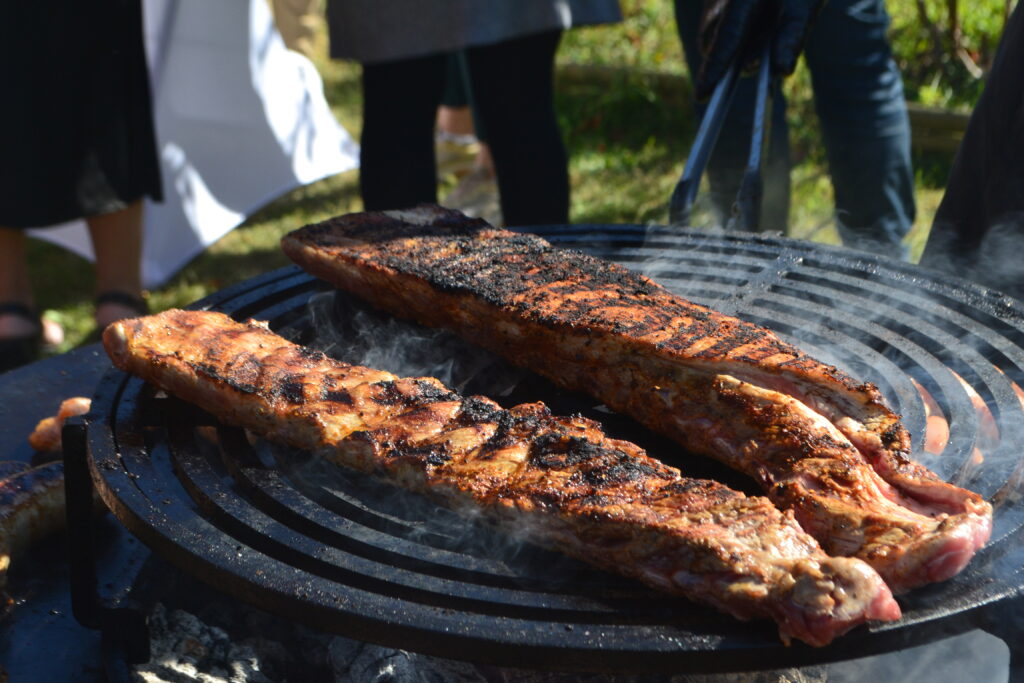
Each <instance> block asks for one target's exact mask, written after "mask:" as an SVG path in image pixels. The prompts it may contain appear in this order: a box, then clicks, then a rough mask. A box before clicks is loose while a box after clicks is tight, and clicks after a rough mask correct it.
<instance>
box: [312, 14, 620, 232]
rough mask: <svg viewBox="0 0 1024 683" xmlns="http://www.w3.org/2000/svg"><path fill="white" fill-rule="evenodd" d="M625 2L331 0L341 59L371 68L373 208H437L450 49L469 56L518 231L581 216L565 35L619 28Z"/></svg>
mask: <svg viewBox="0 0 1024 683" xmlns="http://www.w3.org/2000/svg"><path fill="white" fill-rule="evenodd" d="M620 18H621V15H620V13H619V8H618V3H617V0H527V1H524V0H488V1H487V2H483V3H481V2H474V1H473V0H451V1H450V2H446V3H432V2H419V1H417V0H393V1H391V2H388V3H379V2H375V1H374V0H328V3H327V22H328V33H329V36H330V44H331V47H330V50H331V57H333V58H335V59H354V60H357V61H359V62H361V63H362V65H363V80H362V84H363V131H362V138H361V153H360V189H361V192H362V197H363V203H364V205H365V208H366V209H367V210H382V209H398V208H406V207H410V206H414V205H416V204H419V203H423V202H436V201H437V168H436V160H435V156H434V125H435V118H436V114H437V108H438V105H439V104H440V102H441V97H442V93H443V91H444V84H445V73H446V68H447V63H448V54H449V53H451V52H453V51H455V50H459V49H465V55H466V65H467V70H468V74H469V80H470V87H471V89H472V93H473V102H474V105H475V107H476V111H477V114H478V116H479V118H480V120H481V122H482V123H483V124H484V125H485V126H486V128H487V136H488V143H489V145H490V149H491V154H492V156H493V159H494V167H495V172H496V174H497V180H498V189H499V193H500V195H501V210H502V215H503V216H504V219H505V221H506V222H507V223H508V224H509V225H536V224H541V223H566V222H568V220H569V175H568V159H567V155H566V151H565V145H564V143H563V141H562V136H561V131H560V130H559V127H558V121H557V118H556V116H555V108H554V87H553V85H554V84H553V77H554V74H553V71H554V58H555V51H556V50H557V48H558V43H559V40H560V38H561V34H562V31H563V30H565V29H567V28H569V27H571V26H578V25H580V24H593V23H603V22H609V21H617V20H619V19H620Z"/></svg>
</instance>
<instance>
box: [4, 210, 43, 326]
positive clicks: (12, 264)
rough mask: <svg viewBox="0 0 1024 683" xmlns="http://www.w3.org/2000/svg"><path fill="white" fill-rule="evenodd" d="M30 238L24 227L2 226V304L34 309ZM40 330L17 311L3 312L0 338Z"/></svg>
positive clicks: (34, 323) (33, 322)
mask: <svg viewBox="0 0 1024 683" xmlns="http://www.w3.org/2000/svg"><path fill="white" fill-rule="evenodd" d="M27 244H28V238H27V237H26V235H25V232H24V231H22V230H15V229H12V228H0V303H14V304H21V305H23V306H26V307H28V308H32V307H33V306H34V305H35V302H34V301H33V299H32V285H31V284H30V283H29V277H28V254H27V250H26V245H27ZM38 331H39V328H38V325H37V324H36V322H35V321H33V320H26V319H25V318H24V317H23V316H21V315H17V314H14V313H0V339H11V338H14V337H24V336H27V335H31V334H34V333H36V332H38Z"/></svg>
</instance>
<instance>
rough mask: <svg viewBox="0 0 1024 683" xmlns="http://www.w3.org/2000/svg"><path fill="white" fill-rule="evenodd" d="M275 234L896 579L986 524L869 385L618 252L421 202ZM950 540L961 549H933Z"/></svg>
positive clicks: (967, 550) (930, 576) (922, 577)
mask: <svg viewBox="0 0 1024 683" xmlns="http://www.w3.org/2000/svg"><path fill="white" fill-rule="evenodd" d="M282 247H283V249H284V251H285V252H286V253H287V254H288V255H289V256H290V257H291V258H292V260H294V261H295V262H297V263H298V264H299V265H301V266H302V267H304V268H305V269H306V270H308V271H309V272H311V273H312V274H314V275H316V276H318V277H320V278H322V279H324V280H327V281H328V282H331V283H332V284H334V285H335V286H338V287H340V288H342V289H345V290H347V291H350V292H353V293H355V294H357V295H359V296H362V297H363V298H365V299H367V300H369V301H370V302H371V303H373V304H375V305H376V306H378V307H380V308H383V309H385V310H388V311H390V312H392V313H394V314H397V315H401V316H405V317H411V318H414V319H417V320H418V321H420V322H422V323H424V324H427V325H432V326H439V327H447V328H450V329H453V330H455V331H456V332H458V333H459V334H461V335H462V336H464V337H466V338H467V339H469V340H470V341H473V342H475V343H478V344H480V345H482V346H484V347H486V348H489V349H490V350H492V351H494V352H496V353H499V354H501V355H504V356H505V357H507V358H509V359H510V360H512V361H513V362H515V363H517V364H520V365H522V366H524V367H528V368H530V369H532V370H534V371H537V372H539V373H541V374H543V375H545V376H547V377H548V378H549V379H551V380H552V381H554V382H555V383H556V384H559V385H561V386H564V387H567V388H569V389H572V390H577V391H585V392H588V393H591V394H592V395H594V396H596V397H598V398H599V399H600V400H602V401H603V402H604V403H606V404H607V405H609V406H610V407H611V408H613V409H614V410H617V411H619V412H623V413H626V414H629V415H631V416H633V417H634V418H636V419H637V420H639V421H640V422H641V423H643V424H645V425H647V426H648V427H650V428H652V429H654V430H656V431H660V432H662V433H664V434H666V435H668V436H670V437H672V438H674V439H676V440H677V441H678V442H679V443H681V444H682V445H683V446H685V447H686V448H687V449H689V450H691V451H693V452H697V453H702V454H705V455H709V456H712V457H715V458H718V459H721V460H723V461H725V462H726V463H727V464H729V465H730V466H733V467H735V468H737V469H739V470H741V471H743V472H746V473H747V474H749V475H751V476H753V477H754V478H755V479H756V480H757V481H759V482H760V483H761V485H762V486H763V487H764V490H765V492H766V493H767V494H768V495H769V496H770V497H772V499H773V500H775V502H776V503H778V504H779V505H782V506H785V507H788V508H791V509H793V510H794V512H795V513H796V516H797V518H798V519H800V520H801V522H802V523H803V524H805V526H806V528H808V530H810V531H811V532H812V533H813V534H815V536H816V537H817V538H818V540H819V542H821V543H822V545H823V546H824V547H825V548H826V550H828V551H829V552H832V553H834V554H842V555H853V556H856V557H861V558H864V559H867V560H868V561H869V562H871V563H872V565H873V566H874V567H875V568H876V569H877V570H878V571H879V572H880V573H882V575H883V577H884V578H885V579H886V581H888V582H889V584H890V586H892V587H893V589H894V590H906V589H909V588H912V587H914V586H917V585H921V584H923V583H927V582H929V581H936V580H943V579H945V578H949V576H951V575H952V573H955V572H956V571H959V569H961V568H962V567H963V566H964V564H966V562H967V561H968V560H969V558H970V557H971V555H973V554H974V552H975V551H976V550H977V549H978V548H979V547H980V546H981V545H982V544H983V543H984V542H985V541H986V540H987V538H988V535H989V533H990V529H991V507H990V506H989V505H988V504H987V503H986V502H985V501H984V500H982V499H981V498H980V496H978V495H976V494H974V493H972V492H970V491H966V490H964V489H960V488H958V487H955V486H952V485H950V484H948V483H946V482H944V481H942V480H940V479H939V478H938V477H937V476H936V475H935V474H934V473H932V472H931V471H929V470H928V469H926V468H924V467H922V466H920V465H919V464H917V463H915V462H914V461H913V460H911V459H910V458H909V457H908V454H909V450H910V437H909V435H908V433H907V432H906V429H905V428H904V427H903V425H902V424H901V422H900V420H899V416H898V415H896V414H894V413H893V412H892V411H891V410H890V409H889V408H888V407H886V405H885V403H884V401H883V398H882V396H881V394H880V392H879V391H878V389H877V388H876V387H875V386H873V385H871V384H862V383H858V382H856V381H855V380H853V379H852V378H851V377H849V376H848V375H846V374H845V373H843V372H842V371H840V370H838V369H837V368H835V367H832V366H829V365H826V364H823V363H820V362H819V361H817V360H815V359H814V358H812V357H810V356H808V355H807V354H805V353H803V352H802V351H800V350H799V349H798V348H796V347H794V346H792V345H791V344H788V343H786V342H784V341H782V340H781V339H779V338H778V337H777V336H776V335H775V334H774V333H773V332H771V331H770V330H767V329H765V328H763V327H760V326H757V325H754V324H752V323H748V322H745V321H742V320H739V319H737V318H733V317H730V316H725V315H723V314H721V313H718V312H716V311H714V310H712V309H709V308H707V307H704V306H701V305H698V304H695V303H692V302H689V301H686V300H684V299H681V298H679V297H676V296H675V295H673V294H671V293H670V292H668V291H667V290H666V289H665V288H664V287H662V286H661V285H659V284H657V283H655V282H653V281H652V280H650V279H648V278H646V277H644V276H642V275H638V274H635V273H632V272H630V271H629V270H627V269H625V268H622V267H620V266H618V265H615V264H612V263H607V262H604V261H601V260H599V259H595V258H593V257H591V256H588V255H586V254H582V253H579V252H575V251H568V250H561V249H556V248H554V247H553V246H552V245H550V244H549V243H548V242H546V241H545V240H543V239H541V238H539V237H536V236H533V235H524V234H518V233H513V232H510V231H506V230H498V229H494V228H492V227H490V226H488V225H487V224H486V223H483V222H481V221H479V220H473V219H467V218H465V217H462V216H461V214H459V213H458V212H455V211H450V210H446V209H442V208H440V207H430V206H422V207H417V208H416V209H414V210H408V211H398V212H383V213H374V212H370V213H362V214H352V215H348V216H342V217H338V218H334V219H331V220H329V221H326V222H324V223H321V224H317V225H312V226H307V227H305V228H302V229H301V230H298V231H295V232H293V233H291V234H290V235H287V236H285V238H284V239H283V240H282ZM840 465H841V466H840ZM840 472H841V473H842V476H840ZM851 503H852V504H851ZM951 518H955V519H957V520H959V522H961V523H962V524H963V525H965V526H966V527H969V528H970V529H971V531H970V533H968V536H970V540H969V542H967V543H966V544H965V543H963V542H962V540H963V539H960V538H959V537H957V538H955V539H952V538H950V537H949V531H948V529H949V527H950V526H951V525H950V523H948V522H947V520H949V519H951ZM954 526H955V525H954ZM956 533H957V534H963V533H965V531H964V529H963V528H958V531H957V532H956ZM949 552H955V553H956V555H957V558H958V559H957V560H956V561H942V562H937V560H938V559H939V558H941V557H943V556H945V555H947V554H948V553H949ZM940 566H941V568H942V569H941V570H939V569H938V567H940Z"/></svg>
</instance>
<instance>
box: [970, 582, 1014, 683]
mask: <svg viewBox="0 0 1024 683" xmlns="http://www.w3.org/2000/svg"><path fill="white" fill-rule="evenodd" d="M1022 614H1024V593H1019V594H1018V595H1017V596H1016V597H1014V598H1009V599H1005V600H1000V601H999V602H998V603H996V604H995V605H991V606H989V608H988V609H986V610H983V611H982V613H981V615H980V618H979V620H978V627H979V628H981V629H982V630H983V631H985V632H987V633H990V634H992V635H994V636H995V637H996V638H1000V639H1002V641H1003V642H1004V643H1006V644H1007V646H1008V647H1009V648H1010V677H1009V679H1008V680H1011V681H1024V651H1021V647H1020V646H1021V643H1024V620H1022V617H1021V615H1022Z"/></svg>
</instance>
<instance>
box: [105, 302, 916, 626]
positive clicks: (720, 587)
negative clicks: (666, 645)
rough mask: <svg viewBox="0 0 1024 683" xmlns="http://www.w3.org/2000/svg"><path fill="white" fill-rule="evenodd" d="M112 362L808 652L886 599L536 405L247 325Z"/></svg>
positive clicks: (777, 520)
mask: <svg viewBox="0 0 1024 683" xmlns="http://www.w3.org/2000/svg"><path fill="white" fill-rule="evenodd" d="M104 344H105V346H106V348H107V351H108V353H109V354H110V356H111V358H112V359H113V361H114V363H115V364H116V365H117V366H118V367H120V368H122V369H124V370H127V371H129V372H132V373H134V374H137V375H139V376H141V377H142V378H144V379H145V380H147V381H149V382H151V383H153V384H155V385H157V386H159V387H161V388H163V389H165V390H167V391H169V392H171V393H173V394H175V395H177V396H179V397H180V398H183V399H185V400H187V401H190V402H193V403H195V404H197V405H199V406H200V407H202V408H203V409H205V410H207V411H209V412H211V413H213V414H214V415H216V416H217V417H218V418H220V419H221V420H223V421H225V422H226V423H229V424H234V425H238V426H242V427H246V428H249V429H251V430H253V431H255V432H257V433H259V434H261V435H263V436H265V437H267V438H270V439H272V440H275V441H279V442H282V443H285V444H288V445H291V446H296V447H300V448H304V449H308V450H310V451H313V452H316V453H319V454H322V455H323V456H325V457H327V458H329V459H331V460H333V461H334V462H337V463H339V464H343V465H347V466H349V467H354V468H356V469H359V470H361V471H364V472H371V473H375V474H378V475H382V476H384V477H386V478H388V479H389V480H391V481H393V482H395V483H398V484H400V485H402V486H404V487H406V488H409V489H412V490H415V491H421V492H425V493H427V494H429V495H432V496H433V497H435V498H438V499H440V500H442V501H445V502H446V503H447V504H448V505H450V506H452V507H454V508H456V509H470V510H474V511H477V512H482V513H484V514H485V515H486V516H487V517H488V518H489V519H491V520H493V521H495V522H497V523H498V524H500V525H502V526H503V527H505V528H507V529H511V530H513V531H515V532H516V533H524V534H526V535H527V536H528V537H529V538H530V539H532V540H534V541H536V542H539V543H540V544H543V545H546V546H549V547H553V548H556V549H558V550H561V551H563V552H565V553H567V554H569V555H572V556H574V557H578V558H580V559H583V560H586V561H589V562H591V563H594V564H596V565H598V566H600V567H603V568H605V569H608V570H611V571H616V572H619V573H622V574H625V575H627V576H632V577H635V578H637V579H640V580H641V581H644V582H645V583H647V584H649V585H652V586H655V587H657V588H660V589H662V590H665V591H668V592H671V593H675V594H680V595H685V596H688V597H691V598H693V599H696V600H700V601H702V602H705V603H708V604H711V605H714V606H716V607H718V608H719V609H722V610H724V611H726V612H729V613H731V614H733V615H735V616H737V617H740V618H743V619H748V618H754V617H768V618H773V619H775V620H776V622H777V623H778V625H779V629H780V633H781V635H782V636H783V637H784V638H789V637H795V638H799V639H801V640H804V641H806V642H808V643H811V644H814V645H824V644H826V643H828V642H830V641H831V640H832V639H833V638H834V637H835V636H837V635H838V634H840V633H843V632H845V631H846V630H848V629H849V628H851V627H853V626H855V625H857V624H859V623H861V622H863V621H865V620H868V619H884V620H891V619H895V618H898V616H899V607H898V606H897V605H896V603H895V601H894V600H893V599H892V596H891V593H890V592H889V590H888V588H887V587H886V586H885V585H884V583H883V582H882V581H881V579H880V578H879V577H878V575H877V574H876V573H875V572H874V571H873V570H871V568H870V567H868V566H867V565H866V564H865V563H863V562H861V561H859V560H855V559H846V558H830V557H828V556H827V555H825V553H824V552H823V551H822V550H821V548H820V547H819V546H818V545H817V543H816V542H815V541H814V540H813V539H812V538H811V537H809V536H808V535H806V534H805V533H804V532H803V531H802V530H801V529H800V528H799V526H798V525H797V524H796V522H795V521H794V520H793V518H792V515H790V514H786V513H781V512H779V511H778V510H777V509H776V508H775V507H774V506H773V505H772V504H771V503H770V502H769V501H768V500H766V499H764V498H759V497H746V496H744V495H743V494H741V493H738V492H735V491H732V490H729V489H727V488H726V487H724V486H722V485H720V484H717V483H715V482H710V481H700V480H688V479H684V478H682V477H681V476H680V473H679V472H678V470H675V469H673V468H671V467H668V466H666V465H664V464H662V463H660V462H658V461H656V460H654V459H652V458H650V457H648V456H647V455H646V454H645V453H644V452H643V450H642V449H640V448H639V447H637V446H635V445H634V444H631V443H628V442H624V441H617V440H613V439H609V438H608V437H606V436H605V435H604V434H603V432H602V431H601V429H600V427H599V426H598V425H597V424H596V423H594V422H592V421H590V420H587V419H584V418H580V417H570V418H563V417H554V416H552V415H551V414H550V413H549V412H548V410H547V409H546V408H545V407H544V406H543V405H542V404H525V405H519V406H515V407H513V408H511V409H508V410H504V409H502V408H500V407H499V406H498V405H497V404H495V403H494V402H492V401H490V400H488V399H486V398H482V397H470V398H463V397H461V396H459V395H458V394H456V393H454V392H452V391H451V390H449V389H448V388H447V387H445V386H444V385H443V384H442V383H440V382H439V381H438V380H436V379H433V378H429V377H421V378H399V377H395V376H394V375H391V374H390V373H387V372H382V371H378V370H373V369H370V368H365V367H360V366H353V365H348V364H345V363H341V362H338V361H335V360H332V359H330V358H327V357H326V356H324V355H323V354H321V353H319V352H316V351H313V350H310V349H306V348H303V347H299V346H296V345H294V344H291V343H290V342H287V341H286V340H284V339H282V338H280V337H278V336H277V335H275V334H273V333H272V332H270V331H269V330H268V329H266V327H265V326H262V325H260V324H259V323H254V322H249V323H247V324H240V323H237V322H235V321H233V320H231V319H230V318H228V317H227V316H224V315H222V314H217V313H209V312H194V311H191V312H186V311H168V312H165V313H162V314H160V315H158V316H151V317H147V318H139V319H135V320H130V321H123V322H120V323H116V324H114V325H112V326H110V327H109V328H108V329H107V330H106V332H105V333H104Z"/></svg>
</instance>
